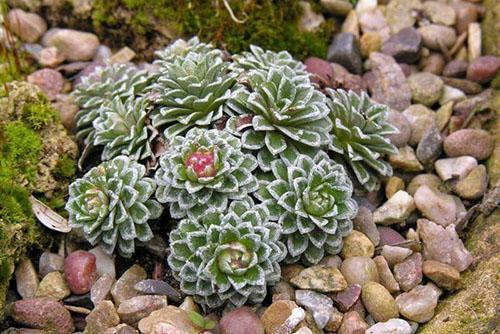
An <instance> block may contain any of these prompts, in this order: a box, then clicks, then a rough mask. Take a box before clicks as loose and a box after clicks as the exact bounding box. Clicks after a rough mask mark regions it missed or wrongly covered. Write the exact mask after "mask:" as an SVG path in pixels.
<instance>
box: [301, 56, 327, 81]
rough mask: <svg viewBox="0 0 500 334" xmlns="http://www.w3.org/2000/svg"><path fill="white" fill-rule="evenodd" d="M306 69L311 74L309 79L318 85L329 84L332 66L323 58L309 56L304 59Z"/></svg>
mask: <svg viewBox="0 0 500 334" xmlns="http://www.w3.org/2000/svg"><path fill="white" fill-rule="evenodd" d="M304 65H306V71H307V72H309V73H310V74H311V81H312V82H314V83H315V84H318V85H320V87H323V86H325V87H327V86H330V85H331V81H332V78H333V75H334V74H333V67H332V65H331V64H330V63H329V62H327V61H326V60H324V59H321V58H318V57H309V58H307V59H306V60H305V61H304Z"/></svg>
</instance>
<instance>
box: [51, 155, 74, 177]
mask: <svg viewBox="0 0 500 334" xmlns="http://www.w3.org/2000/svg"><path fill="white" fill-rule="evenodd" d="M75 173H76V162H75V159H73V158H71V157H70V156H68V155H67V154H63V155H61V156H60V157H59V160H58V161H57V165H56V169H55V170H54V171H53V174H54V175H55V176H56V177H57V178H59V179H70V178H72V177H73V176H74V175H75Z"/></svg>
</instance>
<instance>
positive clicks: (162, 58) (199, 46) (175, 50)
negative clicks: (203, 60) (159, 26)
mask: <svg viewBox="0 0 500 334" xmlns="http://www.w3.org/2000/svg"><path fill="white" fill-rule="evenodd" d="M213 51H216V52H219V53H222V51H220V50H218V49H215V48H214V47H213V45H212V44H210V43H203V42H200V40H199V38H198V37H196V36H195V37H192V38H190V39H189V40H187V41H186V40H184V39H182V38H179V39H177V40H175V41H174V42H173V43H171V44H170V45H168V46H167V47H166V48H165V49H163V50H160V51H156V52H155V56H156V57H157V60H156V61H155V65H159V66H161V67H164V66H166V64H165V62H169V63H170V62H173V61H174V60H175V59H178V58H183V57H185V56H186V55H187V54H188V53H189V52H195V53H199V54H202V53H209V52H213Z"/></svg>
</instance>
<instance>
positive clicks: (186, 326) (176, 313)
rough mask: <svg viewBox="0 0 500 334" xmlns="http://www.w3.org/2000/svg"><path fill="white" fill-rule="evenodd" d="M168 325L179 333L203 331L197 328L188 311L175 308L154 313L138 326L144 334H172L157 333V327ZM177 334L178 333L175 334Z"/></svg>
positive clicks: (142, 320) (196, 333) (171, 307)
mask: <svg viewBox="0 0 500 334" xmlns="http://www.w3.org/2000/svg"><path fill="white" fill-rule="evenodd" d="M160 323H166V324H170V325H172V326H173V327H174V328H176V329H177V330H178V331H179V333H183V334H184V333H186V334H200V333H201V332H202V331H203V329H201V328H200V327H198V326H196V325H195V324H194V323H193V322H192V321H191V320H190V319H189V315H188V313H187V312H186V311H184V310H181V309H179V308H177V307H175V306H166V307H164V308H161V309H159V310H156V311H154V312H152V313H151V314H150V315H149V316H147V317H145V318H143V319H141V320H140V321H139V324H138V328H139V331H140V332H141V333H144V334H155V333H157V334H170V333H171V332H164V331H160V332H158V331H155V326H156V325H157V324H160ZM173 333H177V332H173Z"/></svg>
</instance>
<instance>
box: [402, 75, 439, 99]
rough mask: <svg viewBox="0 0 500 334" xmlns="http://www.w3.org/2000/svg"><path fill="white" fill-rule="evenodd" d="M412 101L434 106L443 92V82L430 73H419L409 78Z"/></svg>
mask: <svg viewBox="0 0 500 334" xmlns="http://www.w3.org/2000/svg"><path fill="white" fill-rule="evenodd" d="M408 85H409V86H410V89H411V95H412V99H413V101H414V102H415V103H419V104H423V105H425V106H432V105H433V104H434V103H436V102H437V101H438V100H439V98H440V97H441V94H442V92H443V86H444V83H443V80H441V79H440V78H439V77H438V76H437V75H434V74H432V73H428V72H419V73H415V74H412V75H410V76H409V77H408Z"/></svg>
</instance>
